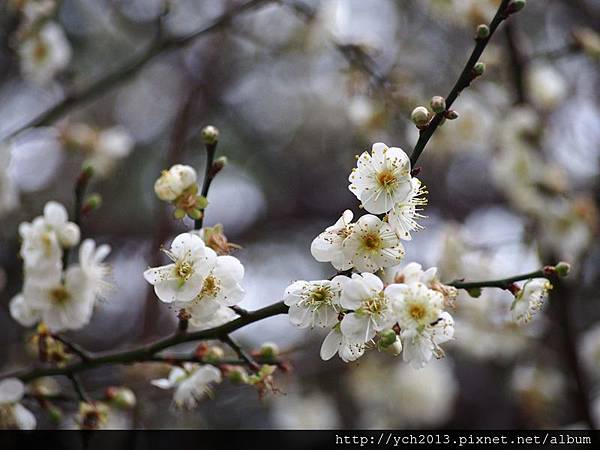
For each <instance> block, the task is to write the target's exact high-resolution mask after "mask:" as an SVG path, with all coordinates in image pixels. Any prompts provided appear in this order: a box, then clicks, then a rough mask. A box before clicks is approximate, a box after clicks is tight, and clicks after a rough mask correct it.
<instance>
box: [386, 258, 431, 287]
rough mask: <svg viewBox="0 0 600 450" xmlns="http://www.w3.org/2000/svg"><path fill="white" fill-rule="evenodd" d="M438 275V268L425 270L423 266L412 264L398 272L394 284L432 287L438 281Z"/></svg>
mask: <svg viewBox="0 0 600 450" xmlns="http://www.w3.org/2000/svg"><path fill="white" fill-rule="evenodd" d="M436 274H437V268H436V267H430V268H429V269H427V270H423V266H421V264H419V263H416V262H411V263H408V264H407V265H406V266H404V267H403V268H402V269H400V270H398V271H397V272H396V274H395V275H394V282H395V283H403V284H412V283H423V284H424V285H425V286H427V287H431V284H432V283H433V281H434V280H436Z"/></svg>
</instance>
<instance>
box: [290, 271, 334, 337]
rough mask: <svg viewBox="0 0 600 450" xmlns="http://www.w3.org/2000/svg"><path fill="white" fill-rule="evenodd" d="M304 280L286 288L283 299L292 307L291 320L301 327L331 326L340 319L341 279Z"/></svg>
mask: <svg viewBox="0 0 600 450" xmlns="http://www.w3.org/2000/svg"><path fill="white" fill-rule="evenodd" d="M343 278H345V277H341V276H337V277H335V278H333V279H332V280H318V281H304V280H299V281H296V282H294V283H292V284H291V285H290V286H288V287H287V288H286V290H285V294H284V296H283V301H284V302H285V304H286V305H288V306H289V307H290V309H289V313H288V317H289V319H290V322H291V323H293V324H294V325H297V326H298V327H300V328H307V327H311V328H314V327H315V326H318V327H325V328H330V327H332V326H333V325H335V323H336V322H337V320H338V313H339V309H340V308H339V305H340V293H341V290H342V284H341V280H342V279H343Z"/></svg>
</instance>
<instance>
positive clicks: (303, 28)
mask: <svg viewBox="0 0 600 450" xmlns="http://www.w3.org/2000/svg"><path fill="white" fill-rule="evenodd" d="M245 3H248V4H249V5H250V7H247V8H243V7H241V5H242V4H245ZM498 3H499V2H498V1H495V0H401V1H400V0H396V1H393V0H303V1H295V0H280V1H277V2H275V1H268V0H265V1H252V0H246V2H244V1H234V0H222V1H217V0H215V1H193V0H169V1H168V2H165V1H164V0H113V1H111V0H62V1H59V0H56V1H53V0H37V1H33V0H8V1H3V2H1V4H0V69H1V70H0V141H1V142H2V143H1V144H0V267H1V268H2V271H1V272H0V273H1V281H0V288H1V292H0V303H1V305H2V309H1V310H0V347H1V348H2V350H0V367H1V368H2V372H6V371H9V370H11V369H15V368H19V367H23V366H28V365H31V364H34V362H35V354H34V353H32V352H28V351H25V350H24V349H25V348H26V346H25V342H26V341H27V339H28V336H30V333H31V330H27V329H24V328H22V327H20V326H19V325H18V324H17V323H16V322H14V321H13V320H12V318H11V317H10V314H9V313H8V302H9V301H10V299H11V298H12V296H13V295H15V294H16V293H18V292H19V291H20V289H21V283H22V273H21V269H22V268H21V261H20V259H19V258H18V250H19V240H18V233H17V228H18V225H19V223H20V222H22V221H31V220H32V219H33V218H34V217H35V216H37V215H39V214H41V212H42V209H43V206H44V204H45V203H46V202H47V201H48V200H51V199H53V200H57V201H60V202H62V203H64V204H66V205H67V206H68V207H70V206H71V205H72V201H73V199H72V197H73V194H72V191H73V183H74V181H75V179H76V177H77V174H78V173H79V171H80V170H81V166H82V163H90V164H92V165H93V166H94V167H95V169H96V174H97V176H96V177H94V179H93V182H92V185H91V191H93V192H98V193H99V194H101V196H102V198H103V205H102V208H101V209H100V210H99V211H97V212H94V213H93V214H91V215H90V216H89V217H87V218H85V219H84V221H83V223H82V234H83V236H84V237H93V238H94V239H96V240H97V241H98V242H101V243H108V244H110V245H111V247H112V249H113V251H112V253H111V255H110V257H109V261H110V263H111V265H112V267H113V271H112V276H113V281H114V284H115V285H116V286H117V289H116V290H115V291H114V292H113V294H112V295H111V296H110V297H109V298H108V299H106V301H104V302H103V303H101V304H99V305H98V306H97V308H96V310H95V312H94V318H93V320H92V322H91V323H90V325H89V326H87V327H86V328H85V329H83V330H81V331H78V332H72V333H69V334H68V335H69V336H70V337H71V339H72V340H73V341H75V342H78V343H79V344H80V345H82V346H83V347H85V348H86V349H89V350H90V351H106V350H116V349H119V348H127V347H132V346H134V345H136V344H140V343H143V342H149V341H151V340H152V339H156V338H157V337H160V336H165V335H168V334H169V333H171V332H172V331H173V329H174V328H175V327H176V317H175V312H174V311H172V310H170V309H168V308H167V307H166V305H163V304H160V303H159V302H158V301H157V299H156V298H155V297H154V294H153V292H152V291H151V289H150V287H149V286H148V285H147V283H145V281H144V279H143V277H142V272H143V270H144V269H145V268H147V267H148V266H149V265H157V262H158V263H161V262H163V261H164V260H163V259H162V256H160V255H159V254H158V248H159V247H160V245H161V244H165V243H168V242H169V241H170V240H171V239H172V237H173V236H174V235H176V234H177V233H178V232H181V231H182V230H186V229H187V228H189V225H190V224H189V223H185V224H182V223H180V222H175V221H174V220H172V219H171V213H172V211H171V209H170V208H169V207H166V206H165V205H164V204H161V203H160V202H159V200H158V199H157V198H156V196H155V194H154V192H153V188H152V186H153V184H154V181H155V179H156V178H157V177H158V176H159V175H160V172H161V170H162V169H164V168H167V167H169V166H170V165H172V164H174V163H185V164H190V165H192V166H194V167H196V169H197V170H198V172H199V173H202V172H203V170H204V169H203V164H204V157H205V154H204V149H203V145H202V143H201V139H200V137H199V131H200V130H201V129H202V128H203V127H204V126H206V125H208V124H213V125H215V126H217V127H218V128H219V130H220V136H221V137H220V142H219V146H218V155H226V156H227V157H228V159H229V162H230V163H229V165H227V167H226V168H225V169H224V170H223V171H222V172H221V173H220V174H219V175H218V177H217V178H216V179H215V182H214V183H213V185H212V187H211V191H210V195H209V200H210V205H209V206H208V208H207V210H206V220H205V224H207V225H214V224H217V223H221V224H223V225H224V229H225V233H226V234H227V236H228V238H229V240H230V241H232V242H235V243H237V244H240V245H241V246H242V247H243V248H242V249H241V250H239V251H237V252H235V256H236V257H237V258H239V259H240V260H241V262H242V263H243V264H244V266H245V268H246V275H245V279H244V282H243V286H244V288H245V289H246V291H247V294H246V297H245V299H244V301H243V302H242V303H241V306H243V307H245V308H248V309H255V308H258V307H261V306H264V305H268V304H270V303H273V302H275V301H277V300H280V299H281V298H282V295H283V291H284V289H285V287H286V286H287V285H289V284H290V283H291V282H292V281H294V280H297V279H306V280H310V279H321V278H324V277H329V276H331V275H332V274H333V268H332V267H331V266H330V265H328V264H322V263H317V262H316V261H314V259H313V258H312V256H311V254H310V243H311V241H312V239H313V238H314V237H315V236H316V235H317V234H318V233H320V232H321V231H322V230H323V229H324V228H325V227H326V226H329V225H330V224H332V223H333V222H334V221H335V220H337V218H338V217H339V216H340V214H341V212H342V211H343V210H344V209H346V208H349V209H352V210H354V211H355V213H359V210H358V208H357V206H358V204H357V201H356V199H355V197H354V196H353V195H352V194H351V193H350V192H349V191H348V189H347V184H348V182H347V177H348V174H349V173H350V170H351V168H352V167H353V166H354V165H355V158H354V156H355V155H356V154H359V153H361V152H362V151H364V150H367V149H370V147H371V144H372V143H373V142H378V141H382V142H385V143H387V144H388V145H390V146H392V145H393V146H399V147H401V148H403V149H404V150H405V151H406V152H407V153H410V151H411V150H412V147H413V146H414V143H415V142H416V139H417V137H418V130H417V129H416V128H415V127H414V125H413V124H412V123H411V122H410V112H411V111H412V109H413V108H414V107H415V106H417V105H428V104H429V100H430V98H431V97H432V96H433V95H442V96H445V95H447V94H448V92H449V91H450V89H451V87H452V85H453V84H454V82H455V81H456V79H457V77H458V75H459V73H460V71H461V70H462V68H463V66H464V64H465V62H466V60H467V58H468V55H469V54H470V52H471V50H472V48H473V45H474V41H473V36H474V32H475V31H474V30H475V28H476V27H477V25H478V24H480V23H489V21H490V19H491V17H492V16H493V14H494V12H495V10H496V7H497V5H498ZM223 17H225V18H226V19H227V20H223ZM215 23H216V24H218V25H215V26H212V24H215ZM49 24H50V25H51V28H50V29H48V28H47V26H48V25H49ZM598 24H600V3H599V2H597V1H594V0H587V1H586V0H547V1H542V0H529V1H528V2H527V6H526V8H525V10H523V11H522V12H520V13H519V14H517V15H515V16H512V17H511V18H510V20H509V21H508V22H507V23H505V24H504V25H502V26H501V28H500V29H499V30H498V33H497V34H496V35H495V36H494V38H493V40H492V42H491V43H490V45H488V47H487V49H486V51H485V53H484V55H483V57H482V60H483V61H484V62H485V63H486V65H487V69H486V73H485V75H484V76H483V77H481V78H480V79H478V80H476V81H475V82H474V84H473V85H472V86H471V87H470V88H468V89H467V90H466V91H465V92H464V93H463V94H462V95H461V96H460V97H459V99H458V100H457V101H456V103H455V104H454V105H453V109H455V110H456V111H457V112H458V114H459V118H458V119H457V120H454V121H447V122H446V123H445V124H444V125H443V126H442V127H441V129H439V130H438V132H437V133H436V135H435V136H434V138H433V139H432V140H431V142H430V143H429V145H428V147H427V149H426V151H425V153H424V154H423V157H422V158H421V159H420V160H419V164H418V165H419V166H421V167H422V171H421V173H420V175H419V177H420V178H421V179H422V180H423V182H424V183H425V184H426V185H427V187H428V190H429V205H428V207H427V208H426V210H425V214H426V215H427V218H426V219H425V220H423V221H422V224H423V225H424V226H425V230H423V231H421V232H419V233H417V234H416V236H415V237H414V239H413V240H412V241H411V242H408V243H406V245H405V247H406V253H407V256H406V262H409V261H417V262H420V263H421V264H423V265H424V266H425V267H430V266H437V267H438V271H439V274H440V278H441V280H442V281H448V282H449V281H451V280H454V279H456V278H468V279H472V280H478V279H490V278H499V277H503V276H508V275H513V274H517V273H522V272H527V271H531V270H536V269H537V268H539V267H540V266H542V265H543V264H545V263H555V262H557V261H558V260H565V261H568V262H569V263H570V264H571V265H572V272H571V275H570V277H569V279H568V282H566V283H565V285H564V286H562V287H561V289H555V290H554V291H553V293H552V295H551V298H550V300H549V302H548V304H547V305H546V308H545V310H544V311H543V312H542V313H541V314H539V315H538V316H536V320H534V321H533V322H532V323H530V324H528V325H526V326H516V325H515V324H513V323H512V321H511V318H510V311H509V308H510V304H511V294H510V293H508V292H504V291H499V290H486V291H484V293H483V295H482V296H481V297H479V298H477V299H474V298H471V297H469V296H467V295H466V294H461V295H460V296H459V298H458V299H457V301H456V310H455V311H453V312H452V314H453V315H454V317H455V318H456V322H457V323H456V336H455V340H454V341H453V342H452V343H451V345H448V346H447V349H448V351H447V356H446V358H444V359H441V360H437V361H432V362H431V363H430V364H428V365H427V366H426V367H425V368H424V369H422V370H420V371H417V370H414V369H412V368H411V367H409V366H408V365H407V364H404V363H402V361H401V360H400V358H395V359H394V358H392V357H390V356H389V355H384V354H378V353H377V352H375V351H372V352H369V353H368V354H367V355H366V356H365V357H364V358H361V359H360V360H359V361H357V362H355V363H351V364H344V363H343V362H341V360H339V359H338V358H337V357H336V358H335V359H333V360H331V361H328V362H323V361H321V359H320V358H319V347H320V344H321V341H322V339H323V337H324V334H323V335H320V334H319V332H315V331H313V332H310V331H306V332H305V331H303V330H298V329H296V328H294V327H293V326H291V325H290V324H289V322H288V320H287V318H286V317H285V316H279V317H274V318H270V319H268V320H264V321H261V322H259V323H255V324H253V325H251V326H248V327H246V328H244V329H242V330H239V331H238V332H236V333H235V336H236V337H237V338H238V340H239V341H240V342H241V343H242V344H243V346H244V347H246V348H248V349H255V348H258V347H259V346H260V345H261V344H262V343H264V342H266V341H272V342H275V343H277V344H278V346H279V347H280V349H281V350H282V352H283V355H284V356H285V358H286V359H289V360H290V362H291V365H292V367H293V369H292V370H291V371H290V372H289V373H287V374H279V375H277V376H276V385H277V387H278V388H279V389H280V390H281V393H280V394H275V395H269V396H267V397H266V398H264V399H262V400H260V399H259V398H258V395H257V393H256V391H255V390H254V389H252V388H251V387H248V386H237V385H233V384H231V383H228V382H224V383H222V384H220V385H219V386H217V387H216V389H215V396H214V398H213V399H206V400H205V401H203V402H202V403H201V404H200V405H199V407H198V408H197V409H196V410H194V411H191V412H182V411H175V410H173V409H171V410H169V406H170V404H171V401H172V400H171V392H168V391H163V390H160V389H158V388H156V387H154V386H151V385H150V384H149V380H151V379H154V378H159V377H163V376H164V375H165V374H166V373H167V372H168V368H166V367H164V366H162V365H158V364H138V365H133V366H127V367H115V366H111V367H104V368H99V369H95V370H92V371H87V372H84V373H83V374H82V381H83V383H84V384H85V386H86V388H87V389H88V391H89V392H90V393H91V395H92V396H94V397H98V398H100V397H101V396H102V395H103V391H104V388H105V387H106V386H108V385H127V386H129V387H130V388H131V389H132V390H133V391H134V392H135V394H136V396H137V399H138V402H137V406H136V408H135V409H134V410H133V411H128V412H119V413H116V412H115V414H114V418H115V419H114V423H112V425H111V426H114V427H127V428H129V427H136V428H180V427H182V428H187V427H193V428H331V427H347V428H351V427H365V428H368V427H377V428H385V427H396V428H408V427H420V428H423V427H458V428H463V429H464V428H522V427H525V428H528V427H586V426H589V422H590V418H591V419H592V420H595V421H596V422H595V423H600V308H599V307H598V305H599V300H600V294H599V293H598V292H599V290H598V286H599V285H600V242H599V240H598V234H597V232H598V224H599V222H598V202H599V200H600V179H599V177H598V173H599V168H600V167H599V163H600V108H599V106H598V105H599V104H600V103H599V100H600V96H599V92H600V91H599V89H598V87H599V81H600V80H599V74H600V73H599V71H598V62H599V60H600V59H599V58H600V37H599V36H598V34H596V33H597V31H598V29H597V27H598ZM594 27H596V29H594ZM198 31H200V32H198ZM195 33H197V35H194V34H195ZM191 35H192V37H190V36H191ZM40 36H41V38H42V39H45V42H46V43H47V48H46V51H50V52H54V53H53V54H52V55H51V57H50V61H48V57H47V55H45V54H42V55H40V54H39V51H38V52H37V53H36V50H35V49H34V50H31V48H29V47H28V46H27V42H28V41H29V40H31V39H35V38H38V37H40ZM165 42H168V43H169V44H168V45H162V44H163V43H165ZM48 49H49V50H48ZM38 50H39V49H38ZM42 53H43V51H42ZM36 55H37V56H36ZM36 58H37V59H36ZM44 61H45V62H44ZM98 80H100V81H98ZM65 99H67V100H66V102H65ZM55 105H59V106H58V107H55ZM47 111H50V113H48V114H46V113H45V112H47ZM90 136H92V137H91V138H90ZM157 258H158V259H157ZM189 348H190V349H191V348H193V346H191V347H189ZM56 381H57V382H58V383H59V387H60V388H62V389H63V390H64V392H65V393H69V392H70V385H69V383H68V380H64V379H61V378H60V377H57V379H56ZM67 400H68V399H67ZM27 405H28V407H30V409H32V410H33V411H34V412H35V413H36V416H37V417H38V422H39V426H40V427H56V426H59V427H63V426H68V416H69V414H70V413H72V412H74V411H75V410H76V408H77V405H76V404H75V402H71V403H70V402H69V401H65V402H62V403H60V407H61V408H62V409H63V411H64V412H65V418H66V419H65V422H64V423H62V424H59V425H56V424H53V423H52V422H51V421H50V420H49V419H48V418H47V417H46V415H45V414H44V412H43V411H42V410H41V408H40V407H39V405H38V404H37V403H36V402H34V401H30V402H29V403H28V404H27ZM167 410H169V412H168V413H166V411H167Z"/></svg>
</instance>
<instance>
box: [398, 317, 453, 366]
mask: <svg viewBox="0 0 600 450" xmlns="http://www.w3.org/2000/svg"><path fill="white" fill-rule="evenodd" d="M401 337H402V341H403V342H404V349H403V351H402V359H403V360H404V361H405V362H408V363H410V365H411V366H412V367H414V368H415V369H420V368H422V367H424V366H425V364H426V363H428V362H429V361H431V358H432V357H433V356H435V357H436V358H441V357H442V356H444V351H443V350H442V349H441V347H440V346H439V345H440V344H443V343H444V342H447V341H449V340H451V339H452V338H453V337H454V319H453V318H452V316H451V315H450V314H449V313H447V312H446V311H444V312H442V313H441V315H440V318H439V319H438V320H437V321H436V322H434V324H432V325H428V326H426V327H425V328H424V329H423V330H422V331H419V330H418V329H417V328H408V329H406V330H402V332H401Z"/></svg>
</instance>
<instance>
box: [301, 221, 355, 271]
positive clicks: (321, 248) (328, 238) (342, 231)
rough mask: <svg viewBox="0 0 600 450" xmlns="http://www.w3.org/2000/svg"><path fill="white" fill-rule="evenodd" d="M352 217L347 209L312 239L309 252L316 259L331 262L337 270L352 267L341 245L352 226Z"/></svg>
mask: <svg viewBox="0 0 600 450" xmlns="http://www.w3.org/2000/svg"><path fill="white" fill-rule="evenodd" d="M352 218H353V214H352V211H350V210H349V209H347V210H346V211H344V213H343V214H342V217H340V218H339V219H338V221H337V222H336V223H335V224H333V225H332V226H330V227H327V228H326V229H325V231H324V232H322V233H321V234H319V235H318V236H317V237H316V238H315V239H314V240H313V241H312V244H311V245H310V252H311V253H312V255H313V257H314V258H315V259H316V260H317V261H319V262H331V264H332V265H333V267H335V268H336V269H337V270H348V269H350V268H351V267H352V259H351V258H349V257H348V256H346V254H345V253H344V250H343V245H342V244H343V243H344V241H345V240H346V238H347V237H348V236H349V235H350V232H351V231H352V227H353V226H354V224H352V223H350V222H352Z"/></svg>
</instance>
